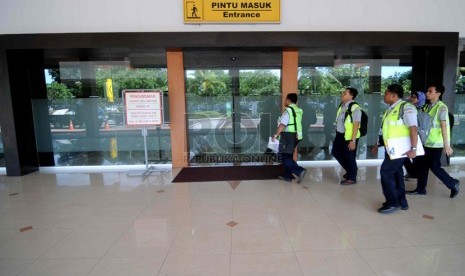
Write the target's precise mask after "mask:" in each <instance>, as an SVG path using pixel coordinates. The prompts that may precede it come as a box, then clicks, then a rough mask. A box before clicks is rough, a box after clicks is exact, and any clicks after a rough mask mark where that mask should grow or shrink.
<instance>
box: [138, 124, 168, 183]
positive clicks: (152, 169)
mask: <svg viewBox="0 0 465 276" xmlns="http://www.w3.org/2000/svg"><path fill="white" fill-rule="evenodd" d="M147 135H148V129H147V127H146V126H144V127H143V128H142V137H144V157H145V159H144V160H145V171H144V173H143V174H142V176H143V177H144V178H146V177H147V176H149V175H150V174H151V173H153V172H168V171H167V170H163V169H157V168H155V167H154V166H149V157H148V150H147Z"/></svg>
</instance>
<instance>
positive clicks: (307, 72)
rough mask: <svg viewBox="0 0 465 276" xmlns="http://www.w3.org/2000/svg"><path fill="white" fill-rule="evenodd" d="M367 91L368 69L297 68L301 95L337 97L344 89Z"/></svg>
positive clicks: (350, 67) (352, 65)
mask: <svg viewBox="0 0 465 276" xmlns="http://www.w3.org/2000/svg"><path fill="white" fill-rule="evenodd" d="M348 86H351V87H355V88H357V89H358V90H359V91H367V90H368V67H363V66H356V65H354V64H344V65H341V66H336V67H301V68H299V84H298V89H299V91H300V93H301V94H303V95H310V94H320V95H337V94H340V93H341V91H342V90H343V89H344V88H345V87H348Z"/></svg>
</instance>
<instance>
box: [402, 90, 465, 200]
mask: <svg viewBox="0 0 465 276" xmlns="http://www.w3.org/2000/svg"><path fill="white" fill-rule="evenodd" d="M444 92H445V88H444V85H442V84H435V85H430V86H429V87H428V90H427V92H426V99H427V100H428V101H429V104H428V105H426V106H425V107H424V112H426V113H427V114H428V115H429V117H430V128H429V133H428V135H427V137H426V141H424V143H423V146H424V148H425V155H424V156H419V157H418V158H417V161H416V162H417V164H418V167H419V168H421V170H419V171H418V182H417V188H416V189H415V190H413V191H407V194H409V195H426V184H427V182H428V171H429V169H431V171H432V172H433V173H434V174H435V175H436V176H437V178H439V180H441V181H442V183H444V184H445V185H446V186H447V188H449V189H450V198H454V197H456V196H457V194H458V193H459V187H460V186H459V185H460V181H458V180H457V179H454V178H452V177H451V176H450V175H449V174H448V173H447V172H446V171H445V170H444V169H443V168H441V155H442V151H444V152H445V154H447V156H451V155H452V153H453V152H454V151H453V150H452V147H451V145H450V126H449V110H448V108H447V105H446V104H445V103H443V102H442V101H441V98H442V95H443V94H444Z"/></svg>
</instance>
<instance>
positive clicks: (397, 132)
mask: <svg viewBox="0 0 465 276" xmlns="http://www.w3.org/2000/svg"><path fill="white" fill-rule="evenodd" d="M403 102H405V101H400V102H399V103H398V104H397V105H396V106H395V107H394V109H393V110H392V111H391V112H389V109H388V110H386V111H385V112H384V115H383V124H382V126H381V127H382V130H383V140H384V144H385V145H387V140H388V139H390V138H399V137H409V136H410V129H409V127H408V126H406V125H405V124H404V120H403V119H402V116H401V115H402V114H400V112H403V111H401V110H400V108H401V106H404V105H407V104H409V105H411V104H410V103H405V104H402V103H403ZM388 112H389V113H388Z"/></svg>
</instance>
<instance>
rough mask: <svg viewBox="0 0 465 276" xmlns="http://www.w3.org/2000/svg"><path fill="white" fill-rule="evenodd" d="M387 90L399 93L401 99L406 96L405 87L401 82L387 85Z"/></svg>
mask: <svg viewBox="0 0 465 276" xmlns="http://www.w3.org/2000/svg"><path fill="white" fill-rule="evenodd" d="M387 90H388V91H389V92H391V93H394V94H397V96H398V97H399V99H402V98H403V97H404V88H403V87H402V85H400V84H397V83H393V84H391V85H389V86H388V87H387Z"/></svg>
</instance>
